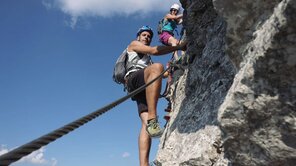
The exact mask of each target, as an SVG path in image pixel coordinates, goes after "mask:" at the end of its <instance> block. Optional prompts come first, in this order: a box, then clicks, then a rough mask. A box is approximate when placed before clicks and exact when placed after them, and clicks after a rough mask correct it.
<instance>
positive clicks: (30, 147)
mask: <svg viewBox="0 0 296 166" xmlns="http://www.w3.org/2000/svg"><path fill="white" fill-rule="evenodd" d="M167 70H169V68H167V69H166V70H164V71H163V72H162V73H161V74H160V75H159V76H157V77H156V78H154V79H153V80H152V81H150V82H149V83H147V84H145V85H143V86H141V87H139V88H138V89H136V90H134V91H132V92H131V93H129V94H127V95H126V96H124V97H122V98H120V99H118V100H116V101H114V102H113V103H111V104H108V105H106V106H104V107H102V108H100V109H98V110H96V111H94V112H92V113H90V114H88V115H86V116H84V117H82V118H80V119H77V120H75V121H73V122H71V123H69V124H67V125H65V126H63V127H61V128H59V129H56V130H54V131H52V132H50V133H48V134H46V135H43V136H41V137H39V138H37V139H35V140H33V141H31V142H29V143H27V144H24V145H22V146H20V147H18V148H16V149H14V150H12V151H10V152H7V153H5V154H3V155H1V156H0V166H7V165H9V164H11V163H13V162H16V161H17V160H19V159H21V158H22V157H24V156H27V155H29V154H30V153H32V152H33V151H35V150H38V149H40V148H41V147H42V146H45V145H47V144H49V143H51V142H53V141H55V140H56V139H58V138H60V137H62V136H64V135H66V134H68V133H69V132H71V131H73V130H75V129H77V128H79V127H80V126H82V125H84V124H86V123H87V122H89V121H91V120H93V119H95V118H97V117H98V116H100V115H102V114H103V113H106V112H107V111H109V110H110V109H112V108H113V107H115V106H117V105H119V104H121V103H122V102H124V101H126V100H127V99H129V98H131V97H133V96H135V95H136V94H138V93H140V92H141V91H143V90H144V89H145V88H146V87H147V86H149V85H151V84H152V83H153V82H155V81H156V80H157V79H159V78H160V77H162V76H163V74H164V73H165V72H166V71H167Z"/></svg>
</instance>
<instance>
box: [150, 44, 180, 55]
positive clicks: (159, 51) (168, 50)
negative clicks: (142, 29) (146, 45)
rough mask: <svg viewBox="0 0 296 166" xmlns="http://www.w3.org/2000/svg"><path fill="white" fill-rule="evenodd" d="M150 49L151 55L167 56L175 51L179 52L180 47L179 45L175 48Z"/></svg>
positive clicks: (157, 47) (156, 47)
mask: <svg viewBox="0 0 296 166" xmlns="http://www.w3.org/2000/svg"><path fill="white" fill-rule="evenodd" d="M152 49H153V50H152V52H151V54H152V55H164V54H168V53H171V52H173V51H176V50H180V46H179V45H177V46H155V47H152Z"/></svg>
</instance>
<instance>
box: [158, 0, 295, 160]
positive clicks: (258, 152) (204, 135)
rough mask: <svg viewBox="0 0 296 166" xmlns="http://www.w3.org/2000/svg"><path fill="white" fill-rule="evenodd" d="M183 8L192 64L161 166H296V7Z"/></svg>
mask: <svg viewBox="0 0 296 166" xmlns="http://www.w3.org/2000/svg"><path fill="white" fill-rule="evenodd" d="M181 3H182V5H183V7H184V8H185V11H184V27H185V28H186V34H187V39H188V42H189V44H188V49H187V53H186V57H187V58H188V59H190V60H189V62H190V63H189V64H188V65H187V66H184V68H185V70H184V71H183V72H181V73H183V74H182V75H179V76H178V77H177V79H175V82H174V84H173V85H172V89H173V91H172V93H171V96H170V99H171V100H172V102H173V110H174V112H173V114H172V117H171V120H170V121H169V123H168V124H167V127H166V130H165V133H164V134H163V136H162V137H161V141H160V145H159V150H158V153H157V156H156V159H155V162H154V163H155V165H159V166H160V165H161V166H175V165H176V166H177V165H182V166H185V165H186V166H187V165H198V166H199V165H214V166H218V165H221V166H222V165H246V166H250V165H295V163H296V74H295V73H296V1H295V0H269V1H256V0H237V1H232V0H213V1H211V0H198V1H191V0H181Z"/></svg>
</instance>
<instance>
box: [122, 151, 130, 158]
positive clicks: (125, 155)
mask: <svg viewBox="0 0 296 166" xmlns="http://www.w3.org/2000/svg"><path fill="white" fill-rule="evenodd" d="M130 155H131V154H130V153H128V152H124V153H123V154H122V157H123V158H127V157H129V156H130Z"/></svg>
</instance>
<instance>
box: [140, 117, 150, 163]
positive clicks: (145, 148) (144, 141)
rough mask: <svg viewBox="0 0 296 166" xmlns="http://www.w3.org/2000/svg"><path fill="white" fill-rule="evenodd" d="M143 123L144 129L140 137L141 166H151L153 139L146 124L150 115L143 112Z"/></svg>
mask: <svg viewBox="0 0 296 166" xmlns="http://www.w3.org/2000/svg"><path fill="white" fill-rule="evenodd" d="M140 117H141V121H142V128H141V131H140V135H139V142H138V143H139V159H140V166H149V153H150V147H151V138H150V137H149V135H148V134H147V132H146V124H147V120H148V113H147V112H143V113H141V115H140Z"/></svg>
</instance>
